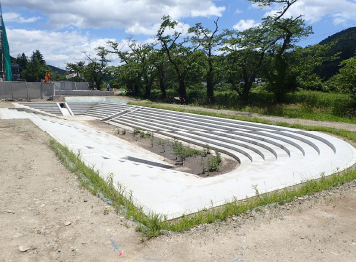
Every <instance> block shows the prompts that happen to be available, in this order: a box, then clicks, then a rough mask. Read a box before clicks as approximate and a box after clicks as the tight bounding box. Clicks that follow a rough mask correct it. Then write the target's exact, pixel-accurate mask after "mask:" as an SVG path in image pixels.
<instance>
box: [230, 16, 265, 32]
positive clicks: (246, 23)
mask: <svg viewBox="0 0 356 262" xmlns="http://www.w3.org/2000/svg"><path fill="white" fill-rule="evenodd" d="M258 25H259V23H257V22H256V21H255V20H253V19H249V20H244V19H242V20H240V21H239V22H238V23H237V24H236V25H234V26H233V28H234V29H236V30H239V31H244V30H246V29H249V28H251V27H255V26H258Z"/></svg>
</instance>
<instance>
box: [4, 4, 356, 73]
mask: <svg viewBox="0 0 356 262" xmlns="http://www.w3.org/2000/svg"><path fill="white" fill-rule="evenodd" d="M0 2H1V4H2V10H3V18H4V22H5V26H6V30H7V35H8V40H9V45H10V52H11V55H12V56H13V57H17V55H18V54H22V53H25V54H26V55H27V56H28V57H29V56H31V54H32V52H33V51H35V50H36V49H38V50H40V51H41V53H42V54H43V56H44V59H45V60H46V62H47V64H50V65H54V66H58V67H60V68H65V65H66V63H72V62H78V61H85V60H86V56H85V54H84V53H86V54H88V55H91V56H94V55H95V48H96V47H98V46H105V45H106V42H107V41H108V40H114V41H117V42H119V43H122V44H123V45H125V43H126V41H127V39H128V37H131V38H132V39H135V40H137V41H142V42H149V41H153V40H152V37H153V36H154V35H155V34H156V32H157V29H158V28H159V25H160V22H161V18H162V17H163V16H164V15H170V16H171V17H172V18H173V19H176V20H178V21H179V22H180V23H181V25H182V27H183V28H184V29H186V30H187V29H188V28H189V27H190V26H194V24H195V23H198V22H201V23H202V25H203V26H204V27H211V28H212V27H213V26H214V21H215V20H216V19H217V18H219V22H218V24H219V31H220V32H221V31H222V30H223V29H233V28H235V29H238V30H243V29H247V28H249V27H251V26H254V25H256V24H258V23H259V22H260V20H261V18H263V17H264V16H266V15H268V14H271V13H272V12H273V11H275V10H278V9H279V6H277V5H273V6H271V7H265V8H263V9H261V8H259V7H258V6H256V5H254V4H252V3H251V2H249V1H247V0H217V1H212V0H205V1H202V0H165V1H164V0H100V1H99V0H61V1H58V0H57V1H54V0H36V1H28V0H0ZM300 14H302V15H303V18H304V19H305V21H306V24H307V25H311V26H312V27H313V31H314V34H313V35H310V36H309V37H308V38H306V39H303V40H302V41H301V42H300V45H301V46H306V45H311V44H316V43H318V42H320V41H321V40H323V39H324V38H326V37H328V36H330V35H332V34H334V33H336V32H339V31H341V30H343V29H346V28H349V27H354V26H356V0H298V1H297V2H296V3H295V4H294V5H293V6H292V7H291V8H290V10H289V12H288V13H287V14H286V15H287V16H293V17H296V16H298V15H300ZM111 59H112V60H113V64H115V61H117V60H116V57H111Z"/></svg>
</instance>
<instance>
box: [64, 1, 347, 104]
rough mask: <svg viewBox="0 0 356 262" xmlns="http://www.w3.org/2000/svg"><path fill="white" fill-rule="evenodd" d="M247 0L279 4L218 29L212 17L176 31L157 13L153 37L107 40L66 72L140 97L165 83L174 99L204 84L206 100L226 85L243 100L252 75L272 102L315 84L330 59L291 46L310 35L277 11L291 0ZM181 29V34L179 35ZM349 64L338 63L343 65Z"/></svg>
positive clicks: (322, 50)
mask: <svg viewBox="0 0 356 262" xmlns="http://www.w3.org/2000/svg"><path fill="white" fill-rule="evenodd" d="M250 1H252V2H255V3H258V4H260V5H271V4H272V3H279V4H282V5H283V7H282V8H281V9H280V11H279V12H278V13H276V14H275V15H271V16H267V17H265V18H263V19H262V22H261V24H259V25H258V26H256V27H253V28H250V29H247V30H244V31H238V30H222V32H219V27H218V23H219V20H218V19H217V20H215V21H214V27H213V29H212V30H210V29H208V28H205V27H203V25H202V24H201V23H198V24H196V25H195V26H194V27H191V28H190V29H189V31H188V32H183V30H182V28H180V25H179V23H178V22H177V21H175V20H172V19H171V18H170V17H169V16H164V17H163V18H162V23H161V26H160V28H159V30H158V32H157V34H156V36H155V43H153V44H142V43H138V42H137V41H135V40H133V39H129V41H128V50H127V48H125V46H123V45H120V44H119V43H117V42H113V41H110V42H108V46H109V48H104V47H99V48H98V49H97V56H98V58H94V59H93V58H91V57H90V56H87V57H88V60H89V62H88V64H86V62H83V61H81V62H77V63H72V64H67V70H68V71H70V72H73V73H76V74H77V75H81V76H85V78H86V79H87V80H88V81H92V82H94V83H95V86H96V88H100V87H101V85H102V83H103V81H104V80H105V79H106V78H107V77H110V76H111V77H113V80H111V85H113V86H116V87H124V88H126V89H127V90H129V91H131V92H133V93H134V94H143V95H144V96H145V97H146V98H149V97H150V94H151V90H152V89H153V88H156V87H157V88H159V90H160V91H161V94H162V97H165V96H166V92H167V90H168V89H174V90H176V93H177V94H178V96H180V97H181V98H182V99H189V97H188V96H187V88H193V87H198V88H206V96H207V97H208V98H212V97H214V90H215V89H216V88H217V87H218V86H221V85H222V84H226V83H227V84H228V86H230V87H231V88H232V89H233V90H235V91H236V92H237V93H238V94H239V96H240V98H241V99H242V101H244V102H247V101H248V96H249V93H250V91H251V89H252V87H253V83H254V82H255V81H256V79H257V78H259V79H263V81H264V82H266V84H267V87H268V89H269V90H270V91H273V93H274V94H275V98H276V101H277V102H281V101H283V100H284V98H285V95H286V94H287V93H288V92H290V91H293V90H295V89H296V88H297V87H301V88H313V86H315V85H316V83H319V82H320V79H318V76H317V75H315V74H313V71H314V69H315V68H316V67H317V66H318V65H320V64H321V63H323V62H324V61H326V60H328V59H334V58H330V57H326V56H325V54H326V53H327V51H328V50H329V48H330V47H331V45H322V46H321V45H316V46H310V47H307V48H301V47H298V46H297V43H298V42H299V41H300V40H301V39H302V38H304V37H307V36H309V35H310V34H312V29H311V27H309V26H306V25H305V23H304V20H303V18H302V16H298V17H289V18H285V17H284V16H285V13H286V12H287V10H288V9H289V8H290V7H291V6H292V5H293V4H295V3H296V2H297V0H250ZM185 33H188V34H187V35H188V36H187V37H183V35H185ZM109 54H115V55H116V56H117V57H118V58H119V60H120V61H121V63H120V64H119V66H115V67H114V66H109V64H108V63H109V62H110V61H109V60H108V59H107V56H108V55H109ZM350 63H352V61H349V62H345V68H349V67H350V66H349V64H350ZM345 70H346V69H345ZM345 70H344V71H345ZM340 79H341V78H339V79H336V78H335V79H334V81H337V80H340ZM342 79H345V78H342ZM349 80H350V79H348V80H347V81H349ZM349 90H352V89H349Z"/></svg>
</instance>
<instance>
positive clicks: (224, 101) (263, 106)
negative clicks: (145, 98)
mask: <svg viewBox="0 0 356 262" xmlns="http://www.w3.org/2000/svg"><path fill="white" fill-rule="evenodd" d="M189 95H192V96H189ZM173 96H174V95H173ZM188 96H189V97H190V103H189V104H188V105H193V106H201V107H207V108H213V109H228V110H233V111H242V112H250V113H259V114H263V115H273V116H283V117H291V118H300V119H310V120H318V121H334V122H345V123H356V104H355V101H353V100H352V99H351V98H350V96H348V95H347V94H340V93H324V92H320V91H306V90H301V91H297V92H294V93H291V94H287V96H286V101H285V103H281V104H278V103H276V102H275V98H274V95H273V93H271V92H268V91H265V90H264V89H263V88H260V87H259V88H254V89H252V91H251V92H250V95H249V102H248V104H247V105H246V104H244V103H242V102H241V100H240V98H239V96H238V94H237V93H236V92H234V91H216V92H215V99H214V102H212V100H210V101H209V100H208V99H206V98H205V94H204V92H202V91H201V92H200V93H197V92H196V93H194V94H189V93H188ZM152 101H157V102H167V103H172V102H173V101H172V100H170V99H166V100H161V99H159V98H158V97H154V98H153V99H152Z"/></svg>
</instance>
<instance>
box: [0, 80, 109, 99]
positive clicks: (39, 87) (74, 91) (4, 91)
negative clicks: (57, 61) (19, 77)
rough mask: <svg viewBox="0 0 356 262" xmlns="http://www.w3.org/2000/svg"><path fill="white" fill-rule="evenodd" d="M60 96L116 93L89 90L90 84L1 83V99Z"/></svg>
mask: <svg viewBox="0 0 356 262" xmlns="http://www.w3.org/2000/svg"><path fill="white" fill-rule="evenodd" d="M62 88H63V89H62ZM60 95H79V96H112V95H114V92H107V91H97V90H88V82H54V83H52V82H51V83H42V82H0V99H6V100H10V99H49V98H53V97H54V96H60Z"/></svg>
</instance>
